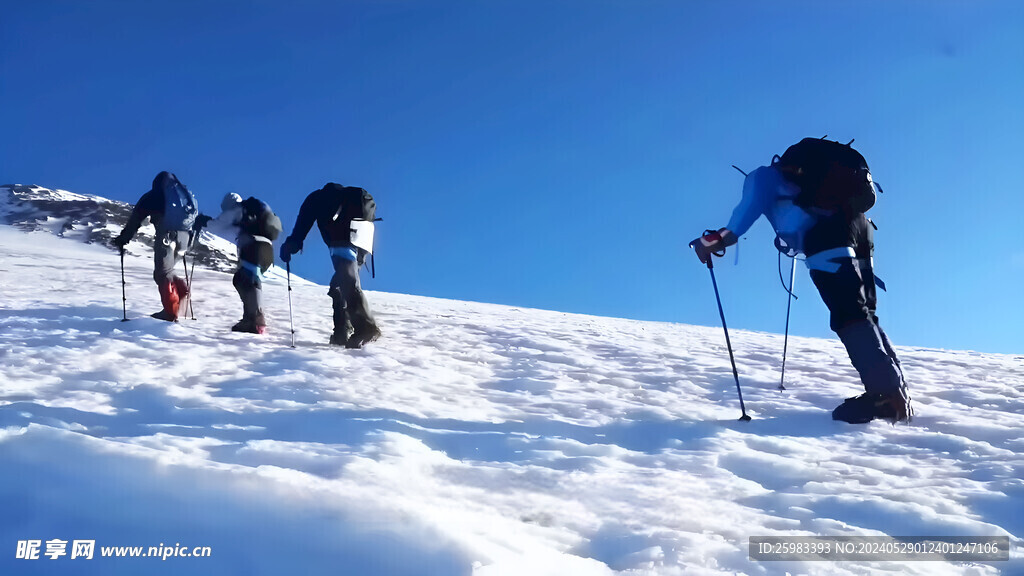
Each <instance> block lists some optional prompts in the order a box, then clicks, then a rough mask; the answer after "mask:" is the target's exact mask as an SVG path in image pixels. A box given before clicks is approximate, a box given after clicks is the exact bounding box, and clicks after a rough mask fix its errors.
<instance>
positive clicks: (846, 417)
mask: <svg viewBox="0 0 1024 576" xmlns="http://www.w3.org/2000/svg"><path fill="white" fill-rule="evenodd" d="M911 414H912V411H911V408H910V400H907V399H904V398H902V397H901V396H897V395H891V396H884V395H882V394H868V393H866V392H865V393H864V394H861V395H860V396H855V397H853V398H847V399H846V401H845V402H843V403H842V404H840V405H839V406H838V407H837V408H836V409H835V410H833V411H832V419H833V420H842V421H843V422H849V423H850V424H866V423H868V422H871V421H872V420H874V419H875V418H882V419H885V420H888V421H889V422H891V423H893V424H895V423H896V422H902V421H909V420H910V415H911Z"/></svg>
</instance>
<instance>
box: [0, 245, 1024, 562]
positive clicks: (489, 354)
mask: <svg viewBox="0 0 1024 576" xmlns="http://www.w3.org/2000/svg"><path fill="white" fill-rule="evenodd" d="M137 252H138V254H137V255H130V256H129V257H128V258H126V260H125V267H126V270H125V273H126V277H127V298H128V316H129V317H130V318H131V321H129V322H121V321H120V320H121V316H122V310H121V285H120V272H119V267H118V266H119V262H118V258H117V256H116V254H115V253H112V252H110V251H109V250H106V249H104V248H101V247H99V246H95V245H88V244H83V243H76V242H70V241H68V240H66V239H60V238H57V237H56V236H54V235H52V234H50V233H48V232H45V231H37V232H33V233H27V234H26V233H24V232H22V231H18V230H15V229H13V228H12V227H9V226H0V403H2V404H3V406H2V407H0V466H2V469H3V470H4V474H3V475H2V477H0V511H2V518H3V519H2V521H0V573H3V574H15V573H16V574H44V573H67V574H70V573H74V574H140V573H146V574H239V575H241V574H246V575H250V574H285V573H303V574H326V573H332V574H377V575H386V576H394V575H414V574H417V575H419V574H439V575H449V574H463V575H469V574H473V575H476V576H493V575H499V574H500V575H530V576H538V575H542V574H544V575H546V574H550V575H568V574H571V575H597V574H602V575H603V574H613V573H619V574H630V575H634V574H636V575H639V574H672V575H674V574H680V575H681V574H687V575H689V574H736V573H741V574H784V573H787V572H788V573H799V574H869V573H871V574H874V573H892V574H929V575H935V574H998V573H1006V574H1021V573H1024V560H1022V559H1021V538H1022V537H1024V519H1022V518H1024V517H1022V515H1021V511H1022V510H1024V480H1021V478H1022V477H1024V431H1022V427H1021V426H1020V416H1021V414H1022V413H1024V388H1022V382H1024V358H1022V357H1019V356H1006V355H995V354H983V353H975V352H958V351H945V350H931V349H915V348H900V349H899V352H900V354H901V357H902V360H903V364H904V367H905V370H906V373H907V376H908V380H909V381H910V384H911V388H912V392H913V395H914V398H915V404H916V407H917V412H918V416H917V417H916V418H915V420H914V422H913V424H912V425H909V426H905V425H901V426H895V427H893V426H891V425H889V424H887V423H884V422H874V423H871V424H868V425H863V426H851V425H847V424H843V423H837V422H833V421H832V420H831V418H830V411H831V409H832V408H833V407H834V406H835V405H836V404H838V403H839V402H840V401H841V400H842V399H843V398H844V397H847V396H851V395H854V394H857V393H858V392H859V384H858V380H857V377H856V374H855V373H854V371H853V369H852V368H851V367H850V365H849V362H848V360H847V358H846V355H845V351H844V350H843V348H842V346H841V344H840V343H839V342H838V341H829V340H818V339H808V338H791V339H790V343H789V360H788V363H787V372H786V373H787V380H788V382H787V385H788V387H789V390H788V391H785V392H783V391H780V390H778V389H777V387H778V378H779V360H780V354H781V349H782V338H781V336H777V335H772V334H759V333H751V332H744V331H739V330H736V331H734V332H733V333H732V341H733V346H734V348H735V351H736V358H737V364H738V366H739V371H740V376H741V381H742V383H743V386H744V397H745V400H746V403H747V409H748V411H749V412H750V413H751V414H752V415H753V417H754V420H753V421H751V422H746V423H744V422H738V421H737V418H738V417H739V415H740V411H739V405H738V402H737V399H736V388H735V384H734V382H733V377H732V370H731V368H730V365H729V361H728V356H727V352H726V349H725V342H724V338H723V336H722V332H721V329H720V328H719V327H697V326H687V325H679V324H667V323H654V322H638V321H630V320H620V319H611V318H598V317H590V316H582V315H572V314H562V313H557V312H550V311H540V310H528V309H520V308H514V307H508V306H498V305H488V304H477V303H469V302H456V301H447V300H438V299H432V298H425V297H416V296H406V295H400V294H384V293H371V294H370V298H371V301H372V303H373V306H374V308H375V310H376V311H377V314H378V319H379V321H380V324H381V326H382V329H383V330H384V336H383V338H382V339H381V340H379V341H378V342H376V343H374V344H372V345H370V346H368V347H367V348H366V349H364V350H358V351H351V350H343V349H338V348H335V347H329V346H327V345H326V342H327V339H328V336H329V333H330V317H329V306H330V300H329V298H328V297H327V295H326V289H325V288H324V287H323V286H316V285H312V284H309V283H305V282H303V283H301V284H299V285H297V286H295V290H294V292H293V295H292V296H293V304H294V309H295V316H294V321H295V326H296V329H297V335H296V339H297V346H296V348H291V347H289V343H290V336H289V332H288V300H287V291H286V288H285V285H284V282H283V281H282V280H281V279H280V277H279V276H271V277H270V278H269V279H268V281H267V282H266V285H265V299H266V302H267V306H268V310H267V316H268V319H269V323H270V333H269V334H268V335H267V336H264V337H256V336H252V335H241V334H234V333H231V332H230V331H229V327H230V326H231V324H232V323H233V322H235V321H236V320H237V318H238V316H239V315H240V308H241V306H240V304H239V302H238V299H237V297H236V295H235V292H234V290H233V288H232V286H231V280H230V275H229V274H227V273H224V272H217V271H212V270H207V269H202V270H200V269H198V268H197V270H196V273H195V279H194V285H195V296H194V301H193V302H194V310H195V313H196V317H197V320H196V321H191V320H183V321H182V322H180V323H178V324H168V323H164V322H160V321H157V320H153V319H151V318H149V317H148V313H149V312H152V311H154V310H156V309H157V308H158V307H159V304H158V301H157V295H156V290H155V288H154V286H153V285H152V279H151V264H150V260H149V259H148V255H147V254H146V253H145V250H144V249H140V250H138V251H137ZM327 264H328V263H327V262H325V263H324V265H325V266H326V265H327ZM882 534H889V535H907V536H942V535H949V536H953V535H956V536H975V535H977V536H982V535H985V536H1010V537H1011V542H1012V544H1011V560H1010V561H1009V562H1002V563H992V564H952V563H941V562H916V563H914V562H902V563H901V562H882V561H878V562H872V563H863V562H860V563H857V562H844V563H827V562H808V563H789V562H786V563H778V562H761V563H758V562H753V561H751V560H749V558H748V553H747V541H748V538H749V537H750V536H757V535H762V536H770V535H882ZM53 538H60V539H64V540H72V539H95V540H96V541H97V546H100V545H118V546H133V545H138V546H156V545H158V544H161V543H165V544H168V545H171V544H174V543H180V544H181V545H187V546H210V547H211V548H212V556H211V557H210V558H170V559H168V560H166V561H161V560H154V559H152V558H148V559H147V558H117V559H115V558H96V559H93V560H81V559H75V560H71V559H69V558H67V557H65V558H60V559H57V560H50V559H49V558H45V557H44V558H41V559H39V560H34V561H33V560H16V559H15V558H14V556H15V543H16V542H17V541H18V540H26V539H42V540H48V539H53Z"/></svg>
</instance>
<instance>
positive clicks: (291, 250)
mask: <svg viewBox="0 0 1024 576" xmlns="http://www.w3.org/2000/svg"><path fill="white" fill-rule="evenodd" d="M299 250H302V242H301V241H299V240H295V239H293V238H292V237H291V236H289V237H288V239H287V240H285V241H284V243H283V244H281V261H282V262H290V261H291V259H292V254H295V253H296V252H298V251H299Z"/></svg>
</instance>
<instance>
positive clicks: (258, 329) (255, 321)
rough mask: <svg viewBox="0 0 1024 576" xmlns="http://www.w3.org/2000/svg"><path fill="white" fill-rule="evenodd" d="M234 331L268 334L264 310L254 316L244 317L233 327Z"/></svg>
mask: <svg viewBox="0 0 1024 576" xmlns="http://www.w3.org/2000/svg"><path fill="white" fill-rule="evenodd" d="M231 331H232V332H247V333H249V334H266V333H267V321H266V319H265V318H264V317H263V312H257V313H256V316H254V317H253V318H242V320H241V321H239V322H238V323H237V324H235V325H234V326H232V327H231Z"/></svg>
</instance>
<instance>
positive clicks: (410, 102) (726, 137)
mask: <svg viewBox="0 0 1024 576" xmlns="http://www.w3.org/2000/svg"><path fill="white" fill-rule="evenodd" d="M1022 106H1024V3H1020V2H1015V1H989V0H983V1H977V2H966V1H955V2H954V1H950V0H940V1H925V0H920V1H896V2H893V1H867V2H838V1H837V2H813V1H782V2H754V1H715V2H712V1H685V2H683V1H679V2H657V1H636V2H625V1H621V2H613V1H584V0H578V1H558V0H555V1H520V2H509V1H503V0H488V1H486V2H463V1H448V0H446V1H442V2H438V1H432V0H426V1H399V0H374V1H366V2H359V1H345V2H311V1H297V2H289V3H284V2H271V1H255V2H235V1H230V2H229V1H203V2H199V1H177V2H166V1H152V2H130V1H127V0H123V1H110V0H99V1H92V2H79V1H53V0H37V1H35V2H22V1H9V0H0V184H7V183H22V184H30V183H31V184H39V185H42V186H47V187H53V188H64V189H68V190H72V191H75V192H79V193H86V194H99V195H103V196H107V197H110V198H115V199H119V200H125V201H135V200H136V199H137V198H138V196H139V195H141V194H142V193H143V192H144V191H145V190H146V189H148V186H149V183H150V182H151V180H152V178H153V176H154V175H155V174H156V173H157V172H158V171H160V170H171V171H174V172H176V173H177V174H178V176H179V177H180V178H181V179H182V181H184V182H185V183H186V184H187V185H188V186H189V187H190V188H192V189H193V190H194V191H195V192H196V193H197V195H198V197H199V199H200V203H201V206H202V207H203V208H205V209H206V211H208V212H212V213H214V214H215V213H216V212H217V210H216V207H217V206H218V205H219V203H220V198H221V197H222V196H223V195H224V193H226V192H228V191H235V192H238V193H240V194H242V195H243V196H248V195H255V196H257V197H259V198H261V199H263V200H265V201H267V202H269V203H270V204H271V206H272V207H273V208H274V209H275V210H276V211H277V212H278V214H279V215H280V216H281V217H282V220H284V221H285V223H286V230H287V231H288V232H290V230H291V227H292V224H293V222H294V219H295V216H296V214H297V211H298V207H299V204H300V203H301V201H302V199H303V198H304V197H305V195H306V194H308V193H309V192H310V191H312V190H314V189H316V188H318V187H320V186H322V185H323V184H324V183H326V182H328V181H336V182H340V183H343V184H349V185H357V186H362V187H364V188H366V189H368V190H369V191H370V192H371V193H373V194H374V196H375V197H376V198H377V200H378V205H379V213H378V215H379V216H381V217H383V218H384V221H383V222H382V223H381V224H380V226H379V228H378V245H377V265H378V266H377V269H378V277H377V278H376V279H374V280H371V279H369V275H368V274H366V275H364V285H365V287H367V288H370V289H372V290H382V291H389V292H401V293H410V294H422V295H429V296H437V297H442V298H455V299H462V300H474V301H484V302H496V303H504V304H512V305H519V306H527V307H536V308H546V309H553V310H560V311H566V312H581V313H588V314H598V315H606V316H618V317H627V318H636V319H644V320H663V321H669V322H684V323H690V324H702V325H709V326H716V325H718V324H719V319H718V311H717V308H716V306H715V302H714V295H713V292H712V289H711V285H710V279H709V277H708V272H707V269H706V268H704V267H703V266H702V265H700V264H699V262H697V260H696V259H695V258H694V257H693V255H692V253H691V252H690V251H689V250H688V249H687V248H686V245H687V243H688V242H689V241H690V240H692V239H693V238H694V237H696V236H697V235H699V234H700V233H701V232H702V231H703V230H704V229H705V228H717V227H720V226H724V225H725V223H726V221H727V220H728V218H729V215H730V213H731V210H732V208H733V206H734V205H735V203H736V202H737V200H738V199H739V193H740V188H741V185H742V176H741V175H740V174H739V173H738V172H736V171H735V170H733V169H732V168H731V167H730V165H731V164H736V165H738V166H739V167H741V168H743V169H744V170H750V169H753V168H755V167H756V166H758V165H761V164H766V163H768V162H769V161H770V159H771V157H772V155H773V154H776V153H781V152H782V151H783V150H784V149H785V147H786V146H788V145H789V144H791V143H793V142H795V141H797V140H799V139H800V138H802V137H804V136H821V135H825V134H828V135H830V136H831V137H833V138H835V139H838V140H843V141H848V140H850V139H851V138H856V144H857V146H858V148H859V149H860V150H861V152H863V153H864V154H865V156H866V157H867V158H868V162H869V163H870V164H871V167H872V172H873V174H874V176H875V179H876V181H878V182H880V183H881V184H882V185H883V187H884V189H885V190H886V193H885V194H884V195H883V196H882V197H881V199H880V201H879V203H878V205H877V207H876V208H875V209H874V210H872V212H871V213H870V216H872V217H873V218H874V220H875V221H876V222H877V224H878V225H879V228H880V229H879V231H878V232H877V234H876V243H877V252H876V270H877V272H878V274H879V275H880V276H881V277H882V278H884V280H885V281H886V282H887V283H888V285H889V290H890V291H889V293H887V294H883V295H882V296H881V302H880V309H879V316H880V317H881V319H882V323H883V326H884V327H886V329H887V330H888V331H889V333H890V335H891V336H892V338H893V340H894V341H895V342H896V344H898V345H916V346H929V347H940V348H950V349H973V350H981V351H991V352H1009V353H1018V354H1019V353H1021V352H1024V329H1022V328H1021V326H1022V325H1024V306H1022V305H1021V302H1020V299H1021V295H1022V293H1024V232H1022V231H1021V222H1022V214H1024V175H1022V171H1021V157H1022V156H1021V145H1020V142H1021V141H1022V138H1024V112H1022ZM772 237H773V234H772V233H771V230H770V226H769V225H768V224H767V222H766V221H764V220H762V221H761V222H759V223H758V224H756V225H755V226H754V228H753V229H752V230H751V231H750V232H749V233H748V234H747V235H746V240H745V241H743V242H742V243H741V245H740V247H739V260H738V265H734V263H735V262H736V259H735V253H736V250H735V249H734V250H731V251H730V254H729V255H727V257H726V258H725V259H724V260H722V261H720V262H719V264H718V266H717V267H716V273H717V275H718V281H719V285H720V288H721V290H722V297H723V300H724V304H725V306H726V313H727V316H728V320H729V323H730V326H731V327H736V328H747V329H753V330H762V331H770V332H777V333H781V332H782V330H783V328H784V322H785V304H786V300H785V298H786V295H785V292H783V290H782V287H781V283H780V280H779V273H778V270H777V259H776V254H775V251H774V248H773V247H772V245H771V240H772ZM114 262H115V261H114V260H112V266H113V265H114ZM293 269H294V271H295V272H296V273H298V274H301V275H303V276H306V277H308V278H311V279H313V280H316V281H319V282H327V280H328V279H329V277H330V265H329V261H328V258H327V256H326V250H325V249H324V248H323V246H322V243H321V242H320V240H319V236H318V235H317V233H316V232H315V231H314V232H312V233H311V236H310V238H309V240H308V241H307V249H306V251H305V252H304V253H303V254H301V255H299V256H298V257H297V258H296V259H295V260H294V261H293ZM787 277H788V270H787ZM197 280H198V279H197ZM796 293H797V294H798V295H799V296H800V300H799V301H797V302H796V303H795V304H794V315H793V320H792V332H793V333H796V334H801V335H808V336H826V337H830V336H831V332H830V331H829V329H828V318H827V311H826V310H825V308H824V305H822V304H821V302H820V299H819V298H818V296H817V294H816V293H815V292H814V290H813V287H812V286H811V284H810V281H809V278H808V276H807V273H806V271H805V270H803V269H802V268H801V269H800V270H799V271H798V277H797V286H796ZM312 305H322V306H324V310H325V314H326V313H328V311H327V310H328V308H327V307H328V302H327V299H326V296H325V301H324V302H320V303H313V304H312Z"/></svg>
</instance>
